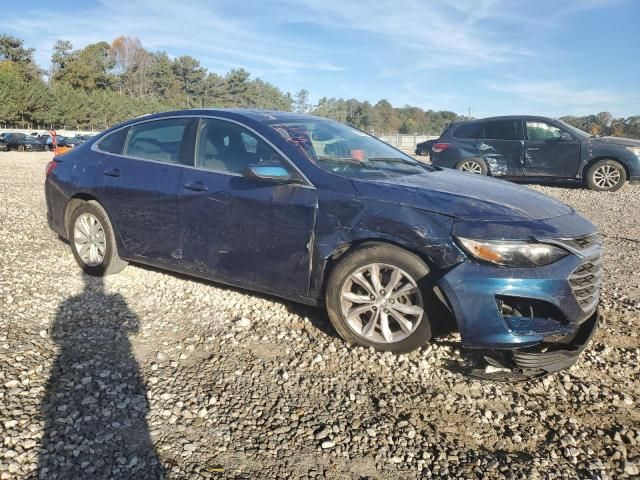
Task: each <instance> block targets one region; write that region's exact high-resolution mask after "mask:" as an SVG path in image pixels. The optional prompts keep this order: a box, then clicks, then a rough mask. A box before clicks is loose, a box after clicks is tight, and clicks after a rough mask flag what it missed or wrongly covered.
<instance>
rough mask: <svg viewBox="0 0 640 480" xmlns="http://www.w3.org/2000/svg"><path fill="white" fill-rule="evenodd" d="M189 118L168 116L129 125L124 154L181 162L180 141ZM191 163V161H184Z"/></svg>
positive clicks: (147, 158)
mask: <svg viewBox="0 0 640 480" xmlns="http://www.w3.org/2000/svg"><path fill="white" fill-rule="evenodd" d="M191 121H192V119H189V118H168V119H166V120H154V121H151V122H145V123H139V124H137V125H132V126H131V127H129V137H128V138H127V141H126V143H125V147H124V155H127V156H130V157H136V158H144V159H146V160H155V161H157V162H165V163H181V161H180V158H181V151H182V143H183V139H184V136H185V132H186V131H187V126H188V125H189V123H190V122H191ZM185 163H188V164H189V165H191V162H185Z"/></svg>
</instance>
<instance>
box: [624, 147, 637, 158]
mask: <svg viewBox="0 0 640 480" xmlns="http://www.w3.org/2000/svg"><path fill="white" fill-rule="evenodd" d="M625 148H626V149H627V150H629V151H630V152H631V153H633V154H635V156H636V157H640V147H625Z"/></svg>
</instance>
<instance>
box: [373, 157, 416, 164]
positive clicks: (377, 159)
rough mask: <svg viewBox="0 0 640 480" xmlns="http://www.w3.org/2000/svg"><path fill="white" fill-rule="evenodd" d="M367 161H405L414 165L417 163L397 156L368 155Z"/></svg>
mask: <svg viewBox="0 0 640 480" xmlns="http://www.w3.org/2000/svg"><path fill="white" fill-rule="evenodd" d="M366 161H367V162H390V163H406V164H407V165H416V164H417V163H411V162H407V161H406V160H403V159H402V158H397V157H369V158H367V160H366Z"/></svg>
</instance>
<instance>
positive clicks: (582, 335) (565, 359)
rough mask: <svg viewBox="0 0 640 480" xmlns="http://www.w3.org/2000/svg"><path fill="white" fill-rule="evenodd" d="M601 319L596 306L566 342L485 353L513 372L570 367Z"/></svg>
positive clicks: (494, 362) (532, 373) (528, 372)
mask: <svg viewBox="0 0 640 480" xmlns="http://www.w3.org/2000/svg"><path fill="white" fill-rule="evenodd" d="M599 323H600V314H599V312H598V310H596V311H595V312H594V314H593V315H592V316H591V317H589V319H587V321H586V322H584V323H583V324H582V325H580V328H579V329H578V332H577V333H576V335H575V336H574V337H573V339H572V340H571V341H570V342H568V343H565V344H559V343H550V344H547V343H542V344H540V345H536V346H533V347H525V348H519V349H515V350H510V351H506V352H505V351H503V352H495V355H492V354H491V353H489V354H487V355H486V356H485V360H487V362H488V363H489V364H491V365H493V366H494V367H498V368H503V369H509V370H511V371H515V372H516V373H519V374H523V375H527V376H532V375H538V374H542V373H553V372H558V371H560V370H564V369H566V368H569V367H571V366H572V365H573V364H574V363H576V361H577V360H578V357H579V356H580V354H581V353H582V352H583V350H584V349H585V348H586V347H587V345H588V344H589V342H590V341H591V338H592V337H593V334H594V333H595V332H596V330H597V328H598V324H599Z"/></svg>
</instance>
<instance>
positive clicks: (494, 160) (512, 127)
mask: <svg viewBox="0 0 640 480" xmlns="http://www.w3.org/2000/svg"><path fill="white" fill-rule="evenodd" d="M482 130H483V131H482V132H481V133H482V136H481V138H480V139H479V140H478V150H479V153H480V156H481V158H482V159H483V160H484V161H485V163H486V164H487V168H488V169H489V172H490V173H491V175H493V176H494V177H500V176H509V177H519V176H522V175H523V173H524V137H523V134H522V121H521V120H519V119H505V120H490V121H488V122H486V123H485V124H484V129H482Z"/></svg>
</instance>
